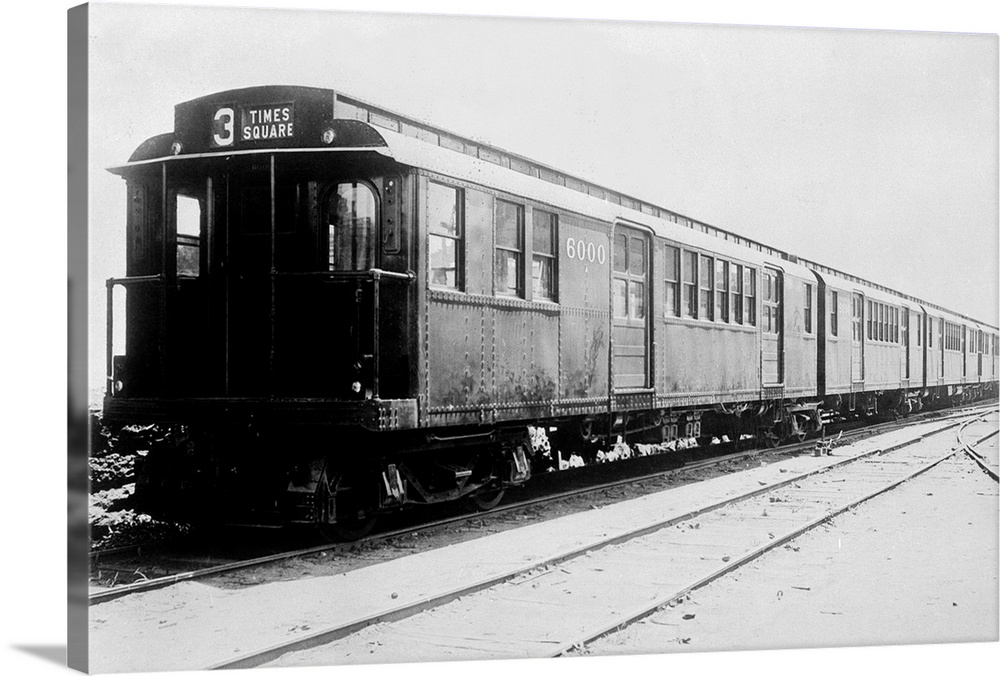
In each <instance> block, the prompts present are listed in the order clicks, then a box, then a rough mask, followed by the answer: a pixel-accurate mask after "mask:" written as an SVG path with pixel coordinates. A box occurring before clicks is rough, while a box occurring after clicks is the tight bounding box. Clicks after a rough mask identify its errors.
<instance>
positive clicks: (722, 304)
mask: <svg viewBox="0 0 1000 676" xmlns="http://www.w3.org/2000/svg"><path fill="white" fill-rule="evenodd" d="M715 296H716V299H715V307H716V308H718V314H719V320H720V321H723V322H728V321H729V261H718V265H716V268H715Z"/></svg>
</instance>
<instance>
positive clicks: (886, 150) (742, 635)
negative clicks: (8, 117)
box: [15, 2, 1000, 673]
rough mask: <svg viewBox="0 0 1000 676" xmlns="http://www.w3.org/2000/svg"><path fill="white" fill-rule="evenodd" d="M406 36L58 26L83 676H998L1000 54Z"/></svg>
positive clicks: (853, 44) (521, 18)
mask: <svg viewBox="0 0 1000 676" xmlns="http://www.w3.org/2000/svg"><path fill="white" fill-rule="evenodd" d="M380 10H381V7H372V8H366V7H364V6H339V5H335V6H330V7H302V8H298V7H294V6H277V5H275V6H270V7H269V6H259V7H248V6H242V7H241V6H225V5H219V4H205V5H181V4H174V3H170V4H143V3H103V2H97V3H90V4H87V5H82V6H79V7H74V8H72V9H69V11H68V13H67V15H66V26H67V53H66V56H67V91H68V99H69V100H68V102H67V103H68V120H69V125H68V135H67V139H66V141H67V145H68V148H69V163H68V167H69V173H68V184H67V187H68V191H67V195H68V205H67V207H68V213H69V223H68V228H69V230H68V247H67V260H68V261H69V269H70V285H69V291H68V295H67V304H68V307H67V311H68V321H69V326H68V328H69V336H70V349H69V355H68V367H69V373H70V391H69V395H70V396H69V400H70V425H69V435H68V436H69V442H70V445H71V453H70V457H69V492H68V498H69V501H68V504H69V526H70V540H69V543H68V545H67V550H66V552H67V553H68V560H69V564H68V565H69V571H68V572H69V584H68V587H69V588H68V592H69V593H68V596H69V601H70V603H69V609H68V611H67V621H66V625H67V627H68V642H67V647H66V656H67V659H68V663H69V666H70V667H71V668H74V669H79V670H84V671H88V672H91V673H149V672H172V673H177V672H180V673H188V672H199V671H203V670H211V669H252V668H269V669H277V671H276V672H274V673H298V670H300V669H305V668H309V667H319V668H322V667H326V668H330V667H337V668H338V669H348V670H349V669H351V668H356V667H360V666H366V668H368V667H370V666H371V665H382V668H385V667H386V665H390V667H389V668H392V667H391V665H407V666H406V667H405V668H410V666H414V667H416V668H418V670H422V671H424V672H425V673H426V671H427V670H428V669H435V670H437V669H443V670H447V669H470V668H474V669H479V668H485V669H486V670H487V671H491V670H494V669H504V670H507V669H522V668H524V669H529V670H538V671H539V672H540V671H541V670H546V671H548V670H549V669H550V668H554V669H584V670H590V671H594V670H598V669H600V670H605V669H608V668H611V669H615V668H630V667H629V666H627V665H631V664H638V665H642V666H641V667H639V668H643V669H648V670H650V671H652V670H662V669H675V668H685V669H699V670H709V671H716V670H719V671H721V670H726V671H731V670H733V669H744V668H750V669H751V670H758V669H759V670H764V669H769V667H768V666H767V665H768V657H767V655H782V654H786V653H785V652H784V651H798V650H800V649H823V650H821V651H819V652H817V651H816V650H809V651H808V652H806V653H801V654H803V655H809V656H810V657H801V658H799V660H797V661H793V662H790V663H780V662H779V664H784V665H785V666H784V667H783V668H785V669H792V670H795V671H800V670H801V669H803V668H808V669H810V671H821V672H822V671H825V670H826V669H827V668H829V667H830V665H832V664H837V665H838V670H839V671H843V669H844V668H845V667H843V666H840V663H835V662H829V664H825V665H818V664H817V663H816V660H817V658H819V659H820V660H821V661H823V662H827V660H828V656H830V655H834V654H838V653H842V652H845V651H850V650H855V651H857V650H868V651H872V650H876V649H877V650H878V651H882V652H876V653H871V652H868V653H865V655H866V656H863V657H855V658H854V659H855V660H858V661H857V662H852V663H850V664H851V665H852V666H850V667H846V668H861V667H859V666H858V665H859V663H868V664H869V666H871V667H873V668H874V669H878V670H883V669H887V668H892V667H891V666H888V665H889V664H891V662H892V661H893V660H895V659H896V657H894V656H892V653H886V652H884V651H891V650H899V649H901V648H902V647H904V646H905V647H907V650H908V651H910V652H908V653H906V655H905V656H904V657H903V658H901V659H903V660H904V661H906V660H915V661H916V662H919V661H921V659H920V658H919V657H917V658H914V654H919V651H921V650H926V649H929V648H928V647H929V646H941V645H942V644H943V645H946V646H948V648H935V649H937V650H942V649H943V650H949V649H951V650H958V649H960V650H962V651H964V652H957V653H955V655H957V656H958V657H954V658H941V657H940V656H939V655H938V654H937V653H932V656H931V657H929V658H928V661H927V662H926V664H931V661H930V660H933V659H935V657H934V656H935V655H938V656H937V657H936V659H938V660H941V659H945V660H948V661H950V662H954V661H955V660H965V659H971V661H970V662H969V664H970V668H975V667H974V665H975V664H976V663H977V662H976V661H975V660H976V659H977V657H972V658H970V657H969V656H970V655H974V656H981V655H988V656H990V655H991V656H992V658H991V659H995V656H996V646H997V642H998V640H1000V575H998V539H1000V536H998V523H1000V497H998V493H1000V492H998V474H997V473H998V470H1000V459H998V451H1000V435H998V428H1000V414H998V380H1000V300H998V276H1000V264H998V261H1000V253H998V246H1000V244H998V242H1000V230H998V214H1000V206H998V205H1000V199H998V138H1000V135H998V91H1000V89H998V54H1000V42H998V36H997V34H996V27H995V25H993V24H990V23H989V22H984V25H983V29H982V30H978V29H976V27H975V26H974V25H963V27H962V28H961V29H956V28H954V27H952V26H948V25H941V26H940V27H938V26H937V25H936V24H935V25H925V24H921V25H919V26H914V25H912V24H908V23H906V21H905V20H904V18H903V17H899V21H898V22H895V23H894V22H893V15H891V14H890V16H889V18H885V17H883V18H882V19H881V23H879V24H878V25H873V24H869V25H864V24H859V25H853V24H849V23H848V24H841V23H837V22H830V21H818V22H816V23H803V24H800V25H794V24H783V22H781V21H780V20H777V19H776V20H774V21H769V20H767V19H764V20H760V21H756V22H748V21H741V20H739V19H732V18H726V17H723V18H719V19H716V20H712V19H708V20H697V18H693V17H691V16H690V15H684V16H682V17H679V18H675V17H673V16H671V15H670V14H669V13H666V12H664V13H656V14H654V15H641V16H639V15H637V16H623V15H621V14H616V15H608V14H606V13H603V12H600V11H597V12H594V13H591V14H588V13H587V12H585V11H584V8H581V9H580V10H579V11H577V12H575V13H574V14H572V15H569V14H559V13H555V12H554V13H553V14H551V15H547V14H545V13H544V11H541V12H527V11H525V12H521V13H517V14H514V13H510V12H506V13H504V14H501V13H499V11H498V12H497V13H494V14H492V15H489V14H487V13H485V12H481V13H476V14H472V13H470V12H471V8H469V11H463V10H462V9H461V8H460V7H455V6H454V5H448V7H447V8H445V9H438V8H436V7H422V6H420V7H414V9H412V10H410V9H408V8H406V7H393V8H391V10H390V11H380ZM970 23H972V22H970ZM822 26H826V27H822ZM74 97H76V98H74ZM21 284H22V285H23V284H24V282H23V281H22V282H21ZM36 424H37V423H36ZM74 444H75V448H76V452H74V451H73V448H74ZM53 457H56V456H53ZM35 490H36V491H37V490H38V485H37V484H36V485H35ZM15 643H16V642H15ZM22 644H23V641H22ZM15 647H16V646H15ZM980 650H982V651H984V652H978V651H980ZM21 651H22V653H27V654H31V653H34V654H36V655H42V654H43V653H44V654H48V655H49V656H50V658H51V653H52V651H51V650H49V651H48V652H47V651H46V650H45V649H41V648H38V649H32V648H31V647H30V646H28V645H26V644H25V645H22V646H21ZM774 651H782V652H781V653H776V652H774ZM914 651H918V652H917V653H914ZM887 655H890V656H888V657H887ZM640 656H642V657H641V659H642V660H644V661H642V662H633V661H631V660H635V659H639V658H640ZM869 656H870V659H871V660H872V661H870V662H869ZM22 657H23V655H22ZM575 657H584V658H586V659H584V660H582V661H580V660H567V659H559V660H555V661H552V660H549V661H542V660H543V658H575ZM609 658H613V660H612V661H611V662H609V661H608V659H609ZM779 659H780V658H779ZM698 660H704V662H699V661H698ZM719 660H722V661H719ZM567 663H568V664H569V665H570V666H566V665H567ZM548 664H554V665H558V666H555V667H548V666H547V665H548ZM702 664H703V665H705V667H706V669H702V668H701V667H700V665H702ZM788 664H792V665H794V666H792V667H789V666H787V665H788ZM486 665H488V666H486ZM805 665H809V666H805ZM775 668H776V669H777V668H778V667H775ZM293 669H295V670H296V671H294V672H293V671H292V670H293ZM301 673H320V672H315V671H314V672H310V671H302V672H301Z"/></svg>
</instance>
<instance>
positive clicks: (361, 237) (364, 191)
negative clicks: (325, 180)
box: [326, 182, 375, 270]
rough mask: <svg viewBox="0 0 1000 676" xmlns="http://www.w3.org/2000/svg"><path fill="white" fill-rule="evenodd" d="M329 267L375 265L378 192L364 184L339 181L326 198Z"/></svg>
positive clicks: (352, 267) (356, 267) (348, 267)
mask: <svg viewBox="0 0 1000 676" xmlns="http://www.w3.org/2000/svg"><path fill="white" fill-rule="evenodd" d="M326 214H327V229H328V234H329V240H328V241H329V251H328V254H329V255H328V265H329V269H330V270H369V269H371V268H373V267H375V195H374V193H373V192H372V190H371V188H369V187H368V186H367V185H365V184H364V183H356V182H355V183H339V184H338V185H337V186H336V187H335V188H334V190H333V191H332V192H331V193H330V196H329V197H328V198H327V209H326Z"/></svg>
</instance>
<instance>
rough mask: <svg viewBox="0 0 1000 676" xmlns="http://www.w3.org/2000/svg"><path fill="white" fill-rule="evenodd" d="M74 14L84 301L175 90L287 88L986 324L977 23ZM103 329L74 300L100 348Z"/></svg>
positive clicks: (986, 181) (116, 257) (114, 255)
mask: <svg viewBox="0 0 1000 676" xmlns="http://www.w3.org/2000/svg"><path fill="white" fill-rule="evenodd" d="M90 16H91V19H90V21H91V24H90V46H91V80H90V91H91V96H92V99H91V125H92V135H91V162H92V165H91V190H92V192H91V195H92V201H91V205H92V219H91V226H92V242H91V252H92V258H91V271H92V275H91V284H92V288H93V290H94V293H95V294H96V296H95V301H94V304H93V305H92V307H94V308H100V307H103V302H104V301H103V280H104V279H106V278H107V277H110V276H118V275H122V274H124V223H125V210H124V196H125V192H124V182H123V181H122V180H121V179H120V178H118V177H115V176H112V175H111V174H108V173H107V172H106V171H104V167H107V166H111V165H114V164H118V163H121V162H123V161H124V160H125V159H127V157H128V156H129V154H130V153H131V152H132V150H133V149H134V148H135V147H136V146H137V145H138V144H139V143H140V142H142V141H143V140H144V139H146V138H148V137H150V136H153V135H155V134H158V133H162V132H167V131H171V130H172V127H173V106H174V104H176V103H178V102H181V101H185V100H189V99H192V98H195V97H199V96H203V95H205V94H209V93H212V92H216V91H221V90H224V89H229V88H234V87H243V86H251V85H260V84H299V85H311V86H318V87H328V88H333V89H337V90H339V91H342V92H345V93H347V94H350V95H353V96H356V97H359V98H362V99H365V100H369V101H371V102H373V103H377V104H380V105H383V106H385V107H387V108H390V109H393V110H397V111H399V112H402V113H405V114H409V115H412V116H415V117H418V118H421V119H424V120H426V121H428V122H431V123H432V124H436V125H439V126H442V127H444V128H446V129H451V130H454V131H457V132H460V133H464V134H467V135H470V136H474V137H476V138H480V139H482V140H484V141H487V142H489V143H492V144H494V145H497V146H500V147H502V148H505V149H508V150H511V151H513V152H516V153H520V154H523V155H527V156H529V157H532V158H534V159H536V160H539V161H541V162H543V163H545V164H549V165H552V166H555V167H558V168H560V169H564V170H566V171H568V172H570V173H574V174H577V175H579V176H582V177H584V178H587V179H590V180H593V181H595V182H597V183H600V184H604V185H607V186H609V187H613V188H616V189H619V190H622V191H624V192H626V193H630V194H633V195H635V196H637V197H640V198H642V199H646V200H649V201H651V202H653V203H655V204H658V205H661V206H663V207H666V208H669V209H672V210H675V211H679V212H681V213H683V214H685V215H688V216H690V217H692V218H695V219H698V220H701V221H704V222H707V223H711V224H714V225H717V226H720V227H723V228H726V229H730V230H733V231H735V232H737V233H740V234H743V235H746V236H748V237H751V238H754V239H757V240H760V241H763V242H766V243H769V244H772V245H774V246H776V247H778V248H781V249H784V250H787V251H790V252H793V253H797V254H799V255H801V256H804V257H807V258H810V259H813V260H817V261H821V262H824V263H827V264H829V265H831V266H833V267H836V268H840V269H843V270H845V271H847V272H851V273H854V274H857V275H859V276H862V277H865V278H867V279H870V280H872V281H875V282H879V283H882V284H885V285H887V286H890V287H893V288H896V289H899V290H901V291H904V292H907V293H910V294H912V295H915V296H917V297H920V298H923V299H926V300H928V301H931V302H935V303H938V304H941V305H944V306H946V307H949V308H951V309H954V310H956V311H959V312H962V313H965V314H969V315H971V316H973V317H976V318H979V319H982V320H984V321H987V322H990V323H993V324H997V322H998V318H997V306H998V301H997V277H998V267H997V247H998V243H997V211H998V206H997V183H998V179H997V96H998V93H997V91H998V90H997V38H996V36H995V35H974V34H954V33H952V34H946V33H920V32H890V31H874V30H872V31H857V30H821V29H792V28H763V27H748V26H708V25H691V24H667V23H643V22H629V21H617V22H607V21H604V22H602V21H590V20H543V19H513V18H468V17H454V16H430V15H392V14H363V13H343V12H323V11H280V10H264V9H261V10H242V9H232V8H219V7H216V8H198V9H193V8H184V7H178V6H143V5H102V4H92V5H91V15H90ZM103 327H104V318H103V313H102V312H97V313H92V321H91V339H92V343H93V344H94V348H95V354H98V355H103V330H104V329H103ZM95 361H98V362H102V361H103V357H101V358H100V359H97V360H95ZM92 366H95V368H92V369H91V370H92V373H95V372H96V375H97V376H98V378H100V377H101V374H103V364H102V363H98V364H96V365H92Z"/></svg>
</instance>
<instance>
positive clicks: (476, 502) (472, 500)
mask: <svg viewBox="0 0 1000 676" xmlns="http://www.w3.org/2000/svg"><path fill="white" fill-rule="evenodd" d="M504 492H505V489H503V488H485V489H482V490H478V491H476V492H475V493H473V494H472V495H470V496H468V498H467V499H468V501H469V504H470V505H472V506H473V507H474V508H476V509H477V510H479V511H480V512H488V511H489V510H491V509H493V508H494V507H496V506H497V505H499V504H500V501H501V500H503V494H504Z"/></svg>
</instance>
